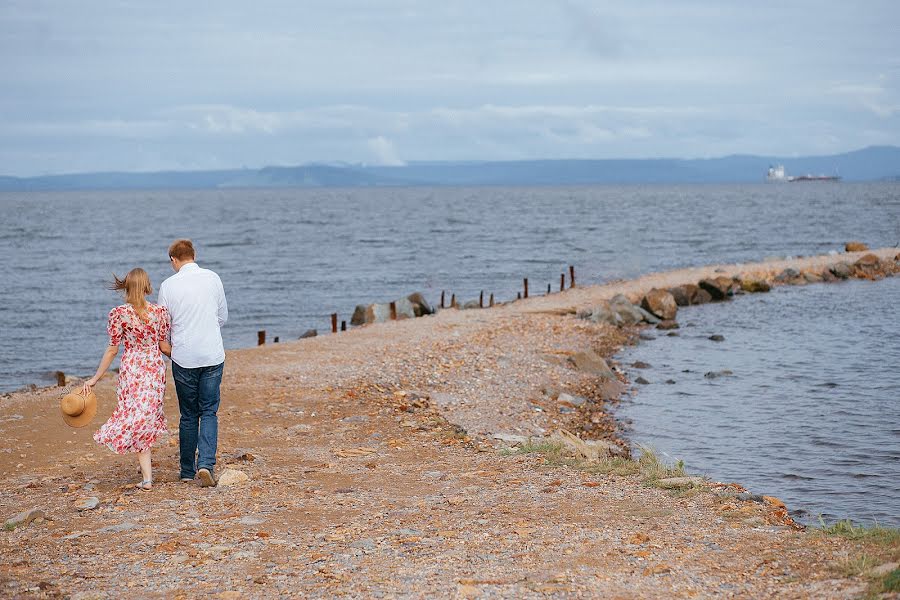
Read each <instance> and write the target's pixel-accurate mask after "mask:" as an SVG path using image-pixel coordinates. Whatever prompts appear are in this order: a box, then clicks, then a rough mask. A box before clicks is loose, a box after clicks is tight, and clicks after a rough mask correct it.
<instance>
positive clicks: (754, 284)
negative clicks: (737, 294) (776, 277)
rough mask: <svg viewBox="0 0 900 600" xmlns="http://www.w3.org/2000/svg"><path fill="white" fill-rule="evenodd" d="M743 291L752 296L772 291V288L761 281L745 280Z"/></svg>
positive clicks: (742, 281)
mask: <svg viewBox="0 0 900 600" xmlns="http://www.w3.org/2000/svg"><path fill="white" fill-rule="evenodd" d="M741 289H742V290H744V291H745V292H749V293H751V294H758V293H760V292H768V291H769V290H771V289H772V286H770V285H769V283H768V282H766V281H763V280H761V279H743V280H741Z"/></svg>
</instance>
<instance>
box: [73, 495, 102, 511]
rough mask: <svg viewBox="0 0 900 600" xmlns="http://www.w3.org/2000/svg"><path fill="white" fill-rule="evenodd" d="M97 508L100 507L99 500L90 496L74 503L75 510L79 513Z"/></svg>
mask: <svg viewBox="0 0 900 600" xmlns="http://www.w3.org/2000/svg"><path fill="white" fill-rule="evenodd" d="M98 506H100V499H99V498H97V497H96V496H91V497H90V498H82V499H81V500H79V501H78V502H76V503H75V508H76V509H77V510H79V511H83V510H94V509H95V508H97V507H98Z"/></svg>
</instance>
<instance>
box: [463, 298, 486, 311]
mask: <svg viewBox="0 0 900 600" xmlns="http://www.w3.org/2000/svg"><path fill="white" fill-rule="evenodd" d="M462 308H463V310H469V309H472V308H481V304H480V303H479V302H478V300H469V301H468V302H466V303H465V304H463V305H462Z"/></svg>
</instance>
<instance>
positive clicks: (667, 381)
mask: <svg viewBox="0 0 900 600" xmlns="http://www.w3.org/2000/svg"><path fill="white" fill-rule="evenodd" d="M675 383H676V381H675V380H674V379H666V384H667V385H675Z"/></svg>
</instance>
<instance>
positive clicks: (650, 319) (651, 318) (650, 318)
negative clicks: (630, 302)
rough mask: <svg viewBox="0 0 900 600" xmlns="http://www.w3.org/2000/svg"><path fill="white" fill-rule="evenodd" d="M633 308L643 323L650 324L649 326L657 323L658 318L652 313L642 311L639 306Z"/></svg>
mask: <svg viewBox="0 0 900 600" xmlns="http://www.w3.org/2000/svg"><path fill="white" fill-rule="evenodd" d="M633 308H634V310H635V311H637V312H638V313H639V314H640V315H641V316H642V317H643V318H644V322H645V323H650V324H651V325H655V324H657V323H659V317H657V316H656V315H654V314H653V313H651V312H649V311H646V310H644V309H643V308H641V307H640V306H634V307H633Z"/></svg>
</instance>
